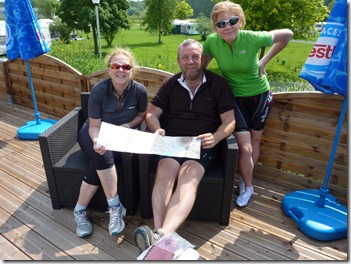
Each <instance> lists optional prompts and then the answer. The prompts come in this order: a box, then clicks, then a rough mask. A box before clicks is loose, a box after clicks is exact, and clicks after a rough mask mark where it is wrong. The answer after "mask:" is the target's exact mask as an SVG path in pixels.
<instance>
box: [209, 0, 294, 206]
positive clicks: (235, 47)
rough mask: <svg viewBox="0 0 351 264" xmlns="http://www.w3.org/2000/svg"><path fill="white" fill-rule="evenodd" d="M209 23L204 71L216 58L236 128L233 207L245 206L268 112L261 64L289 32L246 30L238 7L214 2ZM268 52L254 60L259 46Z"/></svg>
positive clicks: (277, 49)
mask: <svg viewBox="0 0 351 264" xmlns="http://www.w3.org/2000/svg"><path fill="white" fill-rule="evenodd" d="M211 19H212V23H213V26H214V28H215V33H213V34H211V35H209V36H208V38H207V39H206V41H205V43H204V45H203V47H204V56H203V57H204V67H205V68H207V66H208V65H209V63H210V62H211V60H212V59H213V58H215V59H216V61H217V63H218V66H219V69H220V70H221V72H222V74H223V77H224V78H225V79H226V80H227V82H228V84H229V86H230V88H231V90H232V92H233V94H234V98H235V99H234V105H235V119H236V126H235V130H234V135H235V137H236V139H237V142H238V145H239V151H240V154H239V171H240V174H241V179H240V183H239V196H238V198H237V200H236V203H237V205H238V206H240V207H242V206H246V205H247V204H248V202H249V200H250V199H251V196H252V194H253V192H254V189H253V186H252V177H253V169H254V166H255V164H256V162H257V160H258V158H259V153H260V141H261V137H262V132H263V129H264V126H265V123H266V120H267V116H268V114H269V111H270V109H271V107H272V93H271V91H270V87H269V82H268V80H267V76H266V69H265V68H266V64H267V63H268V62H269V61H270V60H271V59H272V58H273V57H274V56H275V55H276V54H278V53H279V52H280V51H281V50H283V49H284V48H285V47H286V45H287V44H288V43H289V40H290V39H291V38H292V36H293V32H292V31H291V30H290V29H277V30H272V31H269V32H268V31H249V30H243V28H244V27H245V24H246V21H245V15H244V12H243V10H242V8H241V6H240V5H238V4H235V3H233V2H230V1H224V2H219V3H217V4H216V5H215V6H214V7H213V10H212V13H211ZM269 46H271V48H270V49H269V51H268V52H267V53H266V54H265V55H264V56H263V57H262V58H261V59H260V60H259V59H258V52H259V50H260V49H261V48H263V47H269Z"/></svg>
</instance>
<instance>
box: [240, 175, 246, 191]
mask: <svg viewBox="0 0 351 264" xmlns="http://www.w3.org/2000/svg"><path fill="white" fill-rule="evenodd" d="M244 191H245V182H244V180H243V178H241V177H240V181H239V195H240V194H242V193H243V192H244Z"/></svg>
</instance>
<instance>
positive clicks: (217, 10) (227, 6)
mask: <svg viewBox="0 0 351 264" xmlns="http://www.w3.org/2000/svg"><path fill="white" fill-rule="evenodd" d="M225 11H229V12H231V13H232V14H233V15H235V16H238V17H239V22H241V29H243V28H244V27H245V25H246V19H245V14H244V11H243V9H242V8H241V6H240V5H239V4H235V3H233V2H230V1H223V2H219V3H217V4H215V5H214V6H213V9H212V12H211V19H212V26H213V27H214V28H215V24H216V22H217V20H218V16H219V15H220V14H221V13H223V12H225Z"/></svg>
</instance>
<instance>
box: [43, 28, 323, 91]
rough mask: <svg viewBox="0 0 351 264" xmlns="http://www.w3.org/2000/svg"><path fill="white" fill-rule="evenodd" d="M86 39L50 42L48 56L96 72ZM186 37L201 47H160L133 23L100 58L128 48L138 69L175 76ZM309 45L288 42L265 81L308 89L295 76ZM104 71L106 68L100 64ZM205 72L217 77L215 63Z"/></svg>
mask: <svg viewBox="0 0 351 264" xmlns="http://www.w3.org/2000/svg"><path fill="white" fill-rule="evenodd" d="M87 36H88V35H84V34H82V35H81V37H84V40H78V41H71V42H70V43H69V44H62V43H61V42H60V41H54V42H53V45H52V47H51V51H50V52H49V53H48V54H49V55H52V56H54V57H57V58H59V59H61V60H62V61H64V62H66V63H67V64H69V65H71V66H72V67H74V68H75V69H77V70H78V71H80V72H82V73H83V74H90V73H92V72H95V71H98V70H100V63H99V56H98V55H95V54H94V43H93V40H92V38H91V37H90V38H89V39H87V38H86V37H87ZM88 37H89V36H88ZM189 37H191V38H194V39H196V40H198V41H199V42H201V43H203V40H201V36H200V35H192V36H186V35H173V34H169V35H165V36H163V38H162V43H161V44H158V43H157V40H158V35H157V34H151V33H149V32H146V31H144V30H142V29H139V24H138V23H136V24H134V25H133V26H132V28H131V29H130V30H121V32H120V33H119V34H118V35H117V36H116V38H115V40H114V42H113V47H112V48H109V47H107V44H106V42H105V41H104V40H102V55H103V58H104V57H105V56H106V55H107V53H108V52H109V51H111V50H112V49H113V48H114V47H116V46H122V47H128V48H129V49H130V50H131V51H132V52H133V53H134V55H135V57H136V59H137V61H138V63H139V65H140V66H144V67H150V68H156V69H160V70H164V71H169V72H172V73H175V72H178V71H179V67H178V64H177V60H176V51H177V48H178V45H179V44H180V43H181V42H182V41H183V40H184V39H186V38H189ZM316 38H317V36H316ZM313 44H314V40H312V41H310V42H308V43H305V42H290V43H289V45H288V46H287V47H286V48H285V49H284V50H283V51H282V52H281V53H279V54H278V55H277V56H276V57H275V58H273V60H272V61H271V62H270V63H269V64H268V65H267V74H268V78H269V80H270V82H271V83H272V85H273V86H275V84H278V86H282V85H283V86H289V87H290V88H289V89H290V90H291V89H295V90H301V89H303V90H306V89H309V85H308V84H307V82H306V81H305V80H303V79H301V78H299V77H298V74H299V72H300V70H301V69H302V66H303V65H304V63H305V61H306V59H307V57H308V55H309V53H310V52H311V50H312V47H313ZM104 67H106V66H105V63H104V62H103V68H104ZM209 69H210V70H212V71H214V72H217V73H219V74H221V73H220V71H219V69H218V66H217V63H216V62H215V60H213V61H212V62H211V64H210V66H209ZM291 86H292V87H291ZM296 87H299V88H296ZM301 87H303V88H301Z"/></svg>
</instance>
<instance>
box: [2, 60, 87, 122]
mask: <svg viewBox="0 0 351 264" xmlns="http://www.w3.org/2000/svg"><path fill="white" fill-rule="evenodd" d="M29 65H30V70H31V76H32V81H33V86H34V91H35V98H36V101H37V107H38V110H39V112H40V111H44V112H46V113H49V114H51V115H54V116H57V117H62V116H64V115H65V114H67V113H68V112H69V111H71V110H72V109H73V108H75V107H76V106H77V105H79V104H80V93H81V91H82V90H83V89H84V88H85V87H86V80H85V76H84V75H82V74H81V73H80V72H78V71H77V70H75V69H74V68H72V67H71V66H70V65H68V64H66V63H64V62H63V61H61V60H58V59H56V58H54V57H52V56H49V55H46V54H44V55H41V56H39V57H37V58H35V59H33V60H29ZM6 66H7V72H8V76H9V85H10V89H11V91H12V95H13V100H14V102H15V103H16V104H21V105H24V106H27V107H33V101H32V94H31V91H30V84H29V78H28V73H27V67H26V65H25V62H24V61H23V60H21V59H17V60H14V61H7V62H6Z"/></svg>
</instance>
